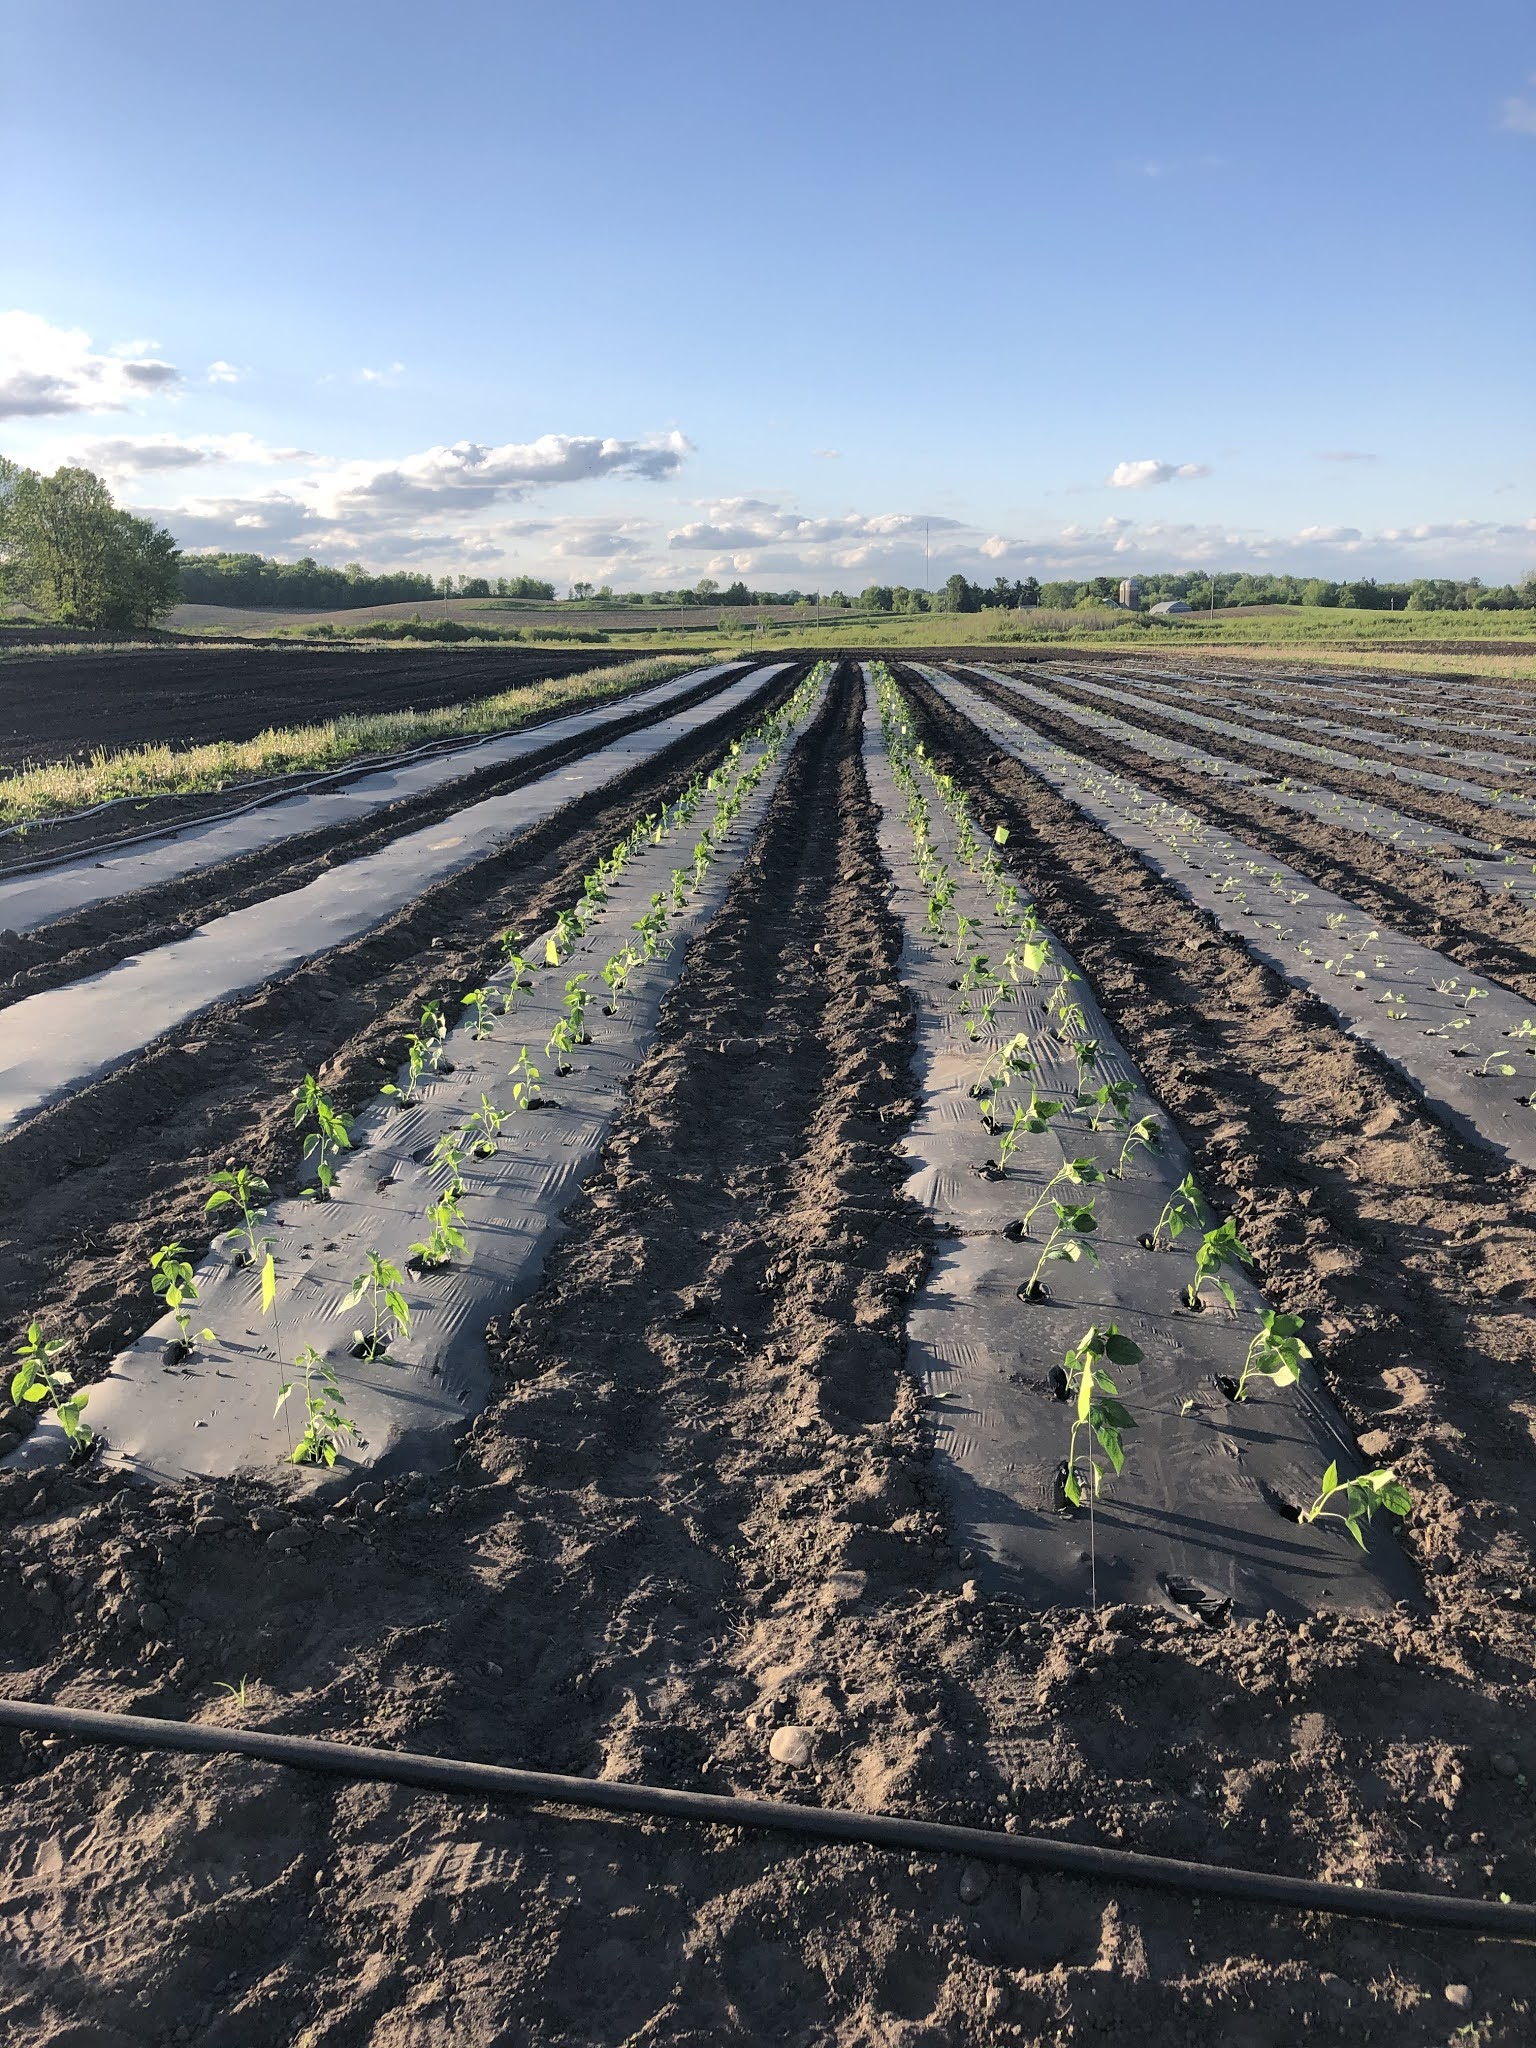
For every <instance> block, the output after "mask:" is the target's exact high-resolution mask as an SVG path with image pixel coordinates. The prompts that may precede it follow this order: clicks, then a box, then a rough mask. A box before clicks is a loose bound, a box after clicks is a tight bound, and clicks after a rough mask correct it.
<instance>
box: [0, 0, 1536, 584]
mask: <svg viewBox="0 0 1536 2048" xmlns="http://www.w3.org/2000/svg"><path fill="white" fill-rule="evenodd" d="M0 38H3V41H0V186H3V189H5V190H6V192H7V193H8V194H9V195H10V197H9V201H8V204H7V208H6V213H7V224H6V232H5V236H4V250H3V253H0V449H3V450H4V451H5V452H6V453H8V454H10V455H12V456H15V457H17V458H19V459H21V460H24V461H27V462H31V463H44V464H47V465H49V466H52V465H53V464H54V463H55V462H56V461H60V460H66V459H73V460H80V459H85V460H88V461H89V462H91V464H92V465H93V466H94V467H97V468H100V469H102V470H103V471H104V473H106V474H107V475H108V476H109V479H110V481H111V482H112V484H113V487H114V489H115V490H116V491H117V493H118V495H119V498H120V499H121V500H122V501H123V502H126V503H130V504H132V505H134V506H136V507H138V508H141V509H146V510H154V511H155V512H156V513H157V515H158V516H160V517H162V518H163V519H164V520H165V521H166V523H167V524H169V525H170V526H171V527H172V529H173V530H174V531H175V532H176V534H177V535H178V537H179V538H180V539H181V540H182V541H183V543H184V544H185V545H187V546H194V547H196V546H212V545H220V546H234V547H241V548H250V549H254V550H258V551H261V552H265V553H271V554H277V555H283V556H287V557H290V558H292V557H295V556H298V555H300V554H313V555H316V556H317V557H319V558H320V559H322V560H332V561H340V560H354V559H360V560H363V561H365V562H368V563H369V564H371V565H375V566H379V567H390V566H408V565H409V566H415V565H423V566H431V567H434V568H438V569H445V568H457V569H473V568H476V567H483V568H484V569H487V570H489V571H491V572H492V573H509V572H510V573H516V572H518V571H523V572H527V573H534V574H547V575H551V576H553V577H555V578H556V580H557V581H558V582H559V583H560V584H561V585H562V587H564V585H565V584H566V583H568V582H569V581H571V580H573V579H576V578H585V579H588V580H592V581H595V582H603V581H610V582H612V583H613V584H615V585H616V586H617V587H621V588H623V587H647V586H652V585H656V584H677V583H692V582H694V581H696V580H697V579H698V578H699V577H701V576H704V575H713V576H715V577H717V578H725V579H730V578H733V577H735V576H737V575H742V576H745V578H746V579H747V581H748V582H749V583H754V584H756V585H757V586H759V587H763V586H778V585H783V584H787V583H798V584H800V585H802V586H803V587H811V586H819V587H821V588H823V589H828V588H832V587H834V586H841V587H843V588H850V589H857V588H859V587H861V586H862V585H863V584H865V583H867V582H870V581H874V580H880V581H906V582H918V581H920V580H921V578H922V574H923V552H922V537H923V528H924V526H925V524H926V525H927V527H928V529H929V541H930V547H931V569H930V575H931V576H932V578H933V580H935V581H938V580H942V577H943V576H944V575H947V574H948V573H950V571H951V570H953V569H955V568H959V569H962V570H964V571H965V572H966V573H967V574H969V575H973V576H981V577H983V578H984V579H985V580H988V581H990V580H991V578H992V577H993V576H994V575H996V574H999V573H1003V574H1006V575H1008V576H1010V577H1012V576H1016V575H1024V574H1029V573H1034V574H1036V575H1040V576H1042V577H1044V576H1048V575H1060V574H1074V573H1078V574H1086V573H1090V572H1096V571H1100V570H1105V569H1108V570H1125V569H1128V568H1136V567H1141V568H1155V567H1176V566H1183V565H1191V564H1198V565H1206V564H1211V563H1217V564H1220V565H1221V566H1223V567H1240V566H1245V565H1267V566H1273V567H1276V568H1289V569H1296V570H1301V571H1305V572H1308V573H1313V572H1315V573H1322V574H1332V575H1343V574H1352V575H1359V574H1377V575H1392V576H1402V575H1413V574H1444V573H1459V574H1479V575H1482V576H1483V577H1485V579H1488V580H1503V579H1505V578H1507V577H1511V576H1519V575H1522V574H1524V573H1525V572H1526V571H1528V570H1530V569H1532V568H1536V433H1533V428H1536V404H1533V393H1532V386H1533V377H1532V364H1533V362H1536V14H1533V12H1532V9H1531V7H1530V5H1529V0H1469V4H1467V5H1464V6H1462V7H1460V8H1458V9H1456V10H1455V11H1454V13H1452V14H1448V13H1447V11H1446V10H1445V8H1444V7H1443V6H1441V5H1432V4H1430V0H1370V4H1361V0H1343V4H1339V0H1334V4H1331V5H1327V6H1324V5H1319V4H1314V0H1292V4H1290V5H1288V6H1286V7H1285V8H1283V9H1282V8H1269V9H1263V10H1260V9H1255V8H1250V7H1245V6H1234V5H1230V4H1228V5H1216V4H1207V0H1196V4H1183V5H1181V4H1178V0H1173V4H1171V5H1168V6H1166V7H1164V8H1162V9H1160V10H1152V9H1148V8H1146V7H1144V6H1140V5H1138V6H1131V5H1129V4H1124V0H1107V4H1103V5H1100V6H1098V7H1097V8H1094V9H1085V8H1081V7H1074V6H1066V5H1059V4H1058V5H1031V4H1028V0H1014V4H1011V5H1002V4H990V0H969V4H967V0H960V4H957V5H951V6H949V7H947V8H941V7H934V6H931V5H925V4H918V0H881V4H874V0H820V4H817V5H809V4H805V0H777V4H775V5H772V6H766V5H762V4H755V0H737V4H734V5H729V6H724V7H722V6H719V5H718V4H716V5H710V6H705V5H702V4H696V0H662V4H661V5H660V6H659V7H655V8H650V9H642V8H636V7H634V6H633V5H617V4H612V0H563V4H561V5H560V6H558V7H556V6H549V5H529V4H521V5H520V4H516V0H501V4H496V5H488V4H461V5H457V6H450V7H447V8H444V9H438V10H428V9H422V8H420V7H416V6H411V7H406V6H403V5H399V4H397V0H372V4H369V5H367V6H364V5H361V4H355V0H318V4H317V0H309V4H307V5H305V6H299V5H295V4H293V0H272V4H270V5H268V6H267V7H265V8H263V9H262V10H260V11H259V13H257V14H252V13H251V12H250V11H249V10H244V9H230V8H212V9H210V8H208V7H207V6H206V5H199V6H197V7H193V6H191V5H189V4H185V0H155V4H153V5H152V6H150V7H148V8H126V7H123V6H122V5H121V4H119V0H53V4H51V5H49V6H48V7H42V6H34V7H27V8H23V7H16V8H13V9H11V10H10V11H9V12H8V13H7V14H6V16H5V25H4V27H3V28H0Z"/></svg>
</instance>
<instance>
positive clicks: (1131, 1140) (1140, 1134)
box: [1113, 1116, 1163, 1180]
mask: <svg viewBox="0 0 1536 2048" xmlns="http://www.w3.org/2000/svg"><path fill="white" fill-rule="evenodd" d="M1162 1141H1163V1127H1162V1125H1161V1124H1160V1123H1159V1122H1158V1120H1157V1118H1156V1117H1155V1116H1144V1117H1142V1118H1140V1119H1139V1120H1138V1121H1137V1122H1136V1123H1134V1124H1132V1125H1131V1128H1130V1129H1129V1130H1128V1131H1127V1132H1126V1134H1125V1143H1124V1144H1123V1145H1122V1146H1121V1147H1120V1157H1119V1158H1118V1159H1117V1160H1116V1161H1115V1164H1114V1169H1113V1170H1114V1175H1115V1178H1116V1180H1119V1179H1120V1178H1121V1177H1122V1175H1123V1174H1124V1172H1125V1163H1126V1161H1127V1160H1128V1159H1129V1158H1130V1156H1131V1153H1132V1152H1133V1150H1134V1149H1135V1148H1136V1146H1138V1145H1141V1146H1143V1147H1144V1148H1145V1149H1146V1150H1147V1151H1148V1152H1155V1151H1156V1150H1157V1149H1158V1147H1159V1145H1161V1143H1162Z"/></svg>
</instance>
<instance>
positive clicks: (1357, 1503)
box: [1296, 1461, 1413, 1550]
mask: <svg viewBox="0 0 1536 2048" xmlns="http://www.w3.org/2000/svg"><path fill="white" fill-rule="evenodd" d="M1333 1502H1337V1503H1338V1505H1337V1506H1334V1505H1330V1503H1333ZM1412 1506H1413V1496H1412V1494H1410V1493H1409V1491H1408V1489H1407V1487H1406V1486H1404V1484H1403V1483H1402V1481H1401V1480H1400V1479H1399V1478H1398V1476H1397V1474H1396V1472H1395V1471H1393V1469H1392V1467H1391V1466H1390V1465H1381V1466H1378V1467H1377V1468H1376V1470H1375V1471H1374V1472H1363V1473H1361V1475H1360V1477H1359V1478H1358V1479H1344V1480H1341V1479H1340V1478H1339V1468H1338V1464H1337V1461H1335V1463H1333V1464H1331V1465H1330V1466H1329V1467H1328V1470H1327V1471H1326V1472H1325V1473H1324V1474H1323V1483H1322V1485H1321V1487H1320V1488H1319V1490H1318V1496H1317V1499H1316V1500H1315V1501H1313V1503H1312V1505H1311V1507H1309V1508H1303V1509H1302V1511H1301V1513H1300V1514H1299V1515H1298V1516H1297V1518H1296V1519H1297V1520H1298V1521H1299V1522H1342V1523H1343V1524H1344V1526H1345V1528H1346V1529H1348V1531H1349V1533H1350V1535H1351V1536H1353V1537H1354V1539H1355V1541H1356V1542H1357V1543H1358V1544H1359V1546H1360V1548H1361V1549H1362V1550H1364V1548H1365V1537H1364V1535H1363V1534H1362V1533H1361V1531H1362V1527H1363V1525H1364V1524H1365V1523H1367V1522H1369V1521H1370V1519H1371V1517H1372V1515H1374V1514H1375V1513H1376V1512H1377V1511H1378V1509H1381V1510H1384V1511H1385V1512H1386V1513H1387V1514H1389V1515H1406V1514H1407V1513H1408V1512H1409V1510H1410V1509H1411V1508H1412Z"/></svg>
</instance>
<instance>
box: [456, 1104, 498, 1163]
mask: <svg viewBox="0 0 1536 2048" xmlns="http://www.w3.org/2000/svg"><path fill="white" fill-rule="evenodd" d="M506 1120H507V1118H506V1112H505V1111H504V1110H500V1109H498V1108H497V1107H496V1105H495V1103H494V1102H492V1100H491V1098H490V1097H489V1095H486V1094H485V1093H484V1092H482V1093H481V1096H480V1107H479V1108H478V1109H477V1110H475V1111H473V1112H472V1113H471V1115H470V1116H469V1117H468V1118H467V1119H466V1120H465V1124H464V1135H465V1136H466V1137H468V1136H469V1135H470V1133H471V1132H475V1131H478V1132H479V1136H478V1137H477V1138H475V1140H474V1143H473V1144H472V1146H471V1147H470V1149H471V1151H472V1152H473V1153H474V1155H475V1157H476V1158H477V1159H489V1158H491V1157H492V1155H493V1154H494V1153H495V1151H496V1148H497V1145H498V1142H499V1140H500V1138H501V1127H502V1125H503V1124H504V1123H505V1122H506Z"/></svg>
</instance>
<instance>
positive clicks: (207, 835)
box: [0, 662, 740, 932]
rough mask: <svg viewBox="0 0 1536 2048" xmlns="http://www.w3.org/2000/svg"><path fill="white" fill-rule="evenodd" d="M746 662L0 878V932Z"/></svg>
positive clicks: (619, 714)
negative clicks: (230, 814)
mask: <svg viewBox="0 0 1536 2048" xmlns="http://www.w3.org/2000/svg"><path fill="white" fill-rule="evenodd" d="M739 666H740V664H739V663H729V662H726V663H718V664H716V665H715V666H714V667H712V668H701V669H695V670H693V671H692V672H691V673H690V674H688V675H685V676H678V677H675V678H674V679H673V680H672V681H671V682H669V683H658V684H656V685H655V686H654V687H652V688H651V689H648V690H637V691H635V692H634V693H633V694H632V695H629V696H624V697H619V698H615V699H612V700H610V701H609V702H608V703H605V704H599V705H594V706H592V707H590V708H589V709H587V710H583V711H573V712H569V713H567V714H566V715H565V716H564V717H561V718H552V719H549V720H548V721H547V722H546V723H544V724H541V725H530V726H524V727H523V728H522V729H521V730H519V731H517V732H510V733H500V734H491V735H489V736H488V737H486V738H484V739H474V740H466V741H465V743H464V745H463V746H461V747H454V748H452V749H451V750H449V751H448V752H443V753H433V754H431V755H429V756H427V757H426V758H424V759H421V760H415V761H410V760H407V761H403V762H396V763H394V764H392V765H385V766H383V767H378V768H371V769H368V770H366V771H364V772H360V773H359V774H357V775H356V776H355V777H354V778H352V779H349V780H348V781H347V782H346V783H345V785H344V786H343V787H341V788H339V789H325V790H312V791H306V792H304V793H303V794H301V795H294V796H278V797H277V798H276V799H275V800H273V801H271V802H268V803H263V804H261V805H260V806H259V807H256V806H253V807H252V808H250V809H248V810H246V811H244V812H243V813H242V814H241V815H240V816H238V817H226V818H213V819H209V820H208V821H207V822H206V823H192V824H188V825H184V826H178V827H175V828H171V829H168V830H167V831H166V832H165V834H164V835H163V836H159V837H156V838H153V839H150V840H145V841H142V842H141V843H139V844H138V845H136V846H128V847H122V848H120V849H118V850H117V851H112V850H110V849H109V850H108V851H106V852H104V853H101V854H87V855H85V856H83V857H82V858H80V859H78V860H70V859H65V860H63V861H62V862H61V863H60V865H58V866H57V867H50V868H48V869H46V870H45V871H44V872H42V873H38V874H28V875H20V876H17V877H16V878H15V879H14V880H11V881H0V930H8V931H16V932H26V931H33V930H35V929H36V928H37V926H39V925H44V924H52V923H53V922H54V921H55V920H56V919H58V918H61V917H68V916H71V915H72V914H73V913H74V912H75V911H78V910H85V909H88V908H89V907H90V906H91V905H92V904H93V903H105V902H108V901H110V900H111V899H112V898H114V897H117V896H129V895H133V894H135V893H136V892H137V891H139V890H141V889H153V888H157V887H159V886H160V884H162V883H164V882H170V881H174V880H176V878H177V877H178V876H180V875H188V874H193V873H195V872H196V871H197V869H199V868H206V867H214V866H216V865H217V864H218V863H219V862H221V861H227V860H239V859H240V858H241V856H242V855H244V854H249V853H259V852H261V851H262V850H263V849H264V848H266V847H269V846H277V845H280V844H281V843H282V841H283V840H285V839H293V838H296V837H297V836H298V835H299V834H301V833H306V832H322V831H325V830H327V829H329V828H331V827H333V826H337V825H355V824H358V823H360V822H361V820H362V819H363V818H365V817H366V816H367V815H368V813H369V812H371V811H378V810H384V809H386V808H387V807H388V806H389V805H390V804H396V803H401V802H404V801H405V800H407V799H408V798H412V797H419V796H424V795H426V794H428V793H429V792H430V791H432V790H434V789H442V788H444V787H446V786H447V785H448V784H449V783H452V782H457V781H459V780H461V779H462V778H463V777H464V776H466V775H480V774H483V773H484V771H485V770H486V769H487V768H498V767H511V766H512V765H513V764H515V763H516V762H518V761H522V760H526V759H527V757H528V756H529V755H530V754H537V753H542V752H543V751H544V750H545V749H546V748H548V747H559V746H566V745H569V743H570V742H571V741H572V740H578V739H581V738H583V737H584V736H585V735H587V734H589V733H591V734H595V733H600V732H603V731H605V730H606V728H607V727H609V726H610V725H614V724H616V723H618V722H619V721H620V720H622V719H626V718H633V717H634V716H635V715H636V713H640V714H642V715H643V714H644V713H645V712H647V711H650V710H655V709H658V708H659V707H661V706H663V705H666V704H670V703H671V702H672V701H673V699H674V698H676V697H681V696H686V695H687V693H688V692H689V691H690V690H696V689H698V688H700V687H701V686H702V685H704V684H706V683H709V682H711V681H713V680H714V679H715V678H717V677H720V676H724V675H727V674H729V672H730V670H731V669H732V668H733V667H739Z"/></svg>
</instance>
